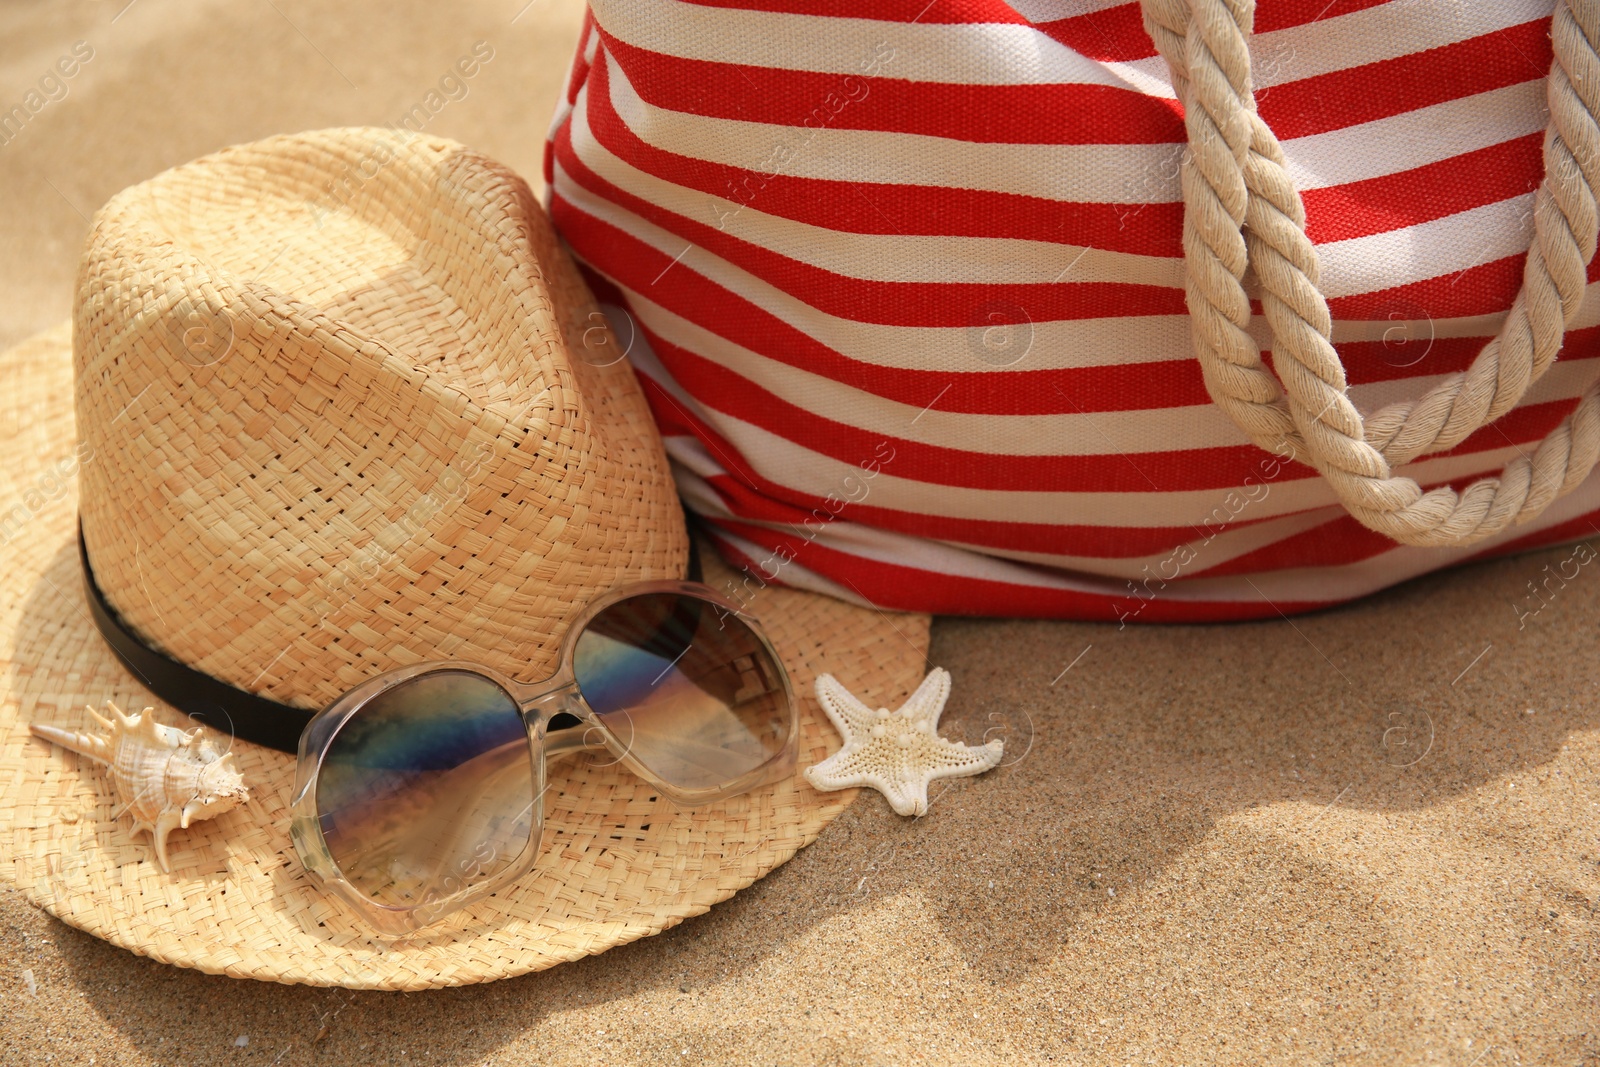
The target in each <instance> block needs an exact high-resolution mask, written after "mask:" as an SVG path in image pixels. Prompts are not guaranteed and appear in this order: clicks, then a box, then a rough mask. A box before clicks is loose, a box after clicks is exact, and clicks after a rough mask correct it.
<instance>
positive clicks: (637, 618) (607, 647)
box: [573, 593, 796, 791]
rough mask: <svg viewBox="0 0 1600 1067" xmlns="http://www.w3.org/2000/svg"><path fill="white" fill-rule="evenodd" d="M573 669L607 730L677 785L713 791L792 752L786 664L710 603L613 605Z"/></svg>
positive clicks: (597, 621)
mask: <svg viewBox="0 0 1600 1067" xmlns="http://www.w3.org/2000/svg"><path fill="white" fill-rule="evenodd" d="M573 671H574V673H575V674H576V675H577V679H578V689H579V690H580V691H581V692H582V693H583V698H584V700H585V701H587V702H588V704H589V707H591V708H592V709H594V712H595V714H596V715H598V716H599V718H600V721H601V722H602V723H603V724H604V725H605V727H606V729H607V730H609V731H610V732H611V734H612V736H613V737H614V738H615V739H616V740H617V741H618V742H619V743H620V744H621V745H623V746H624V747H625V748H626V749H627V751H628V754H629V755H631V756H632V757H633V758H635V759H637V760H638V761H639V763H640V764H642V765H643V766H644V767H646V768H648V769H649V771H650V772H651V773H652V774H654V775H656V776H657V777H658V778H660V779H661V780H662V781H664V782H666V783H667V784H668V785H671V786H673V787H675V788H678V789H682V790H689V791H694V790H716V789H720V788H722V787H725V786H727V785H728V784H729V783H730V782H732V781H733V780H735V779H737V778H739V777H741V776H743V775H746V774H749V773H750V772H752V771H755V770H756V769H758V768H760V767H762V766H764V765H766V764H769V763H773V762H774V761H775V759H776V757H779V756H782V755H784V754H785V753H786V752H792V751H793V744H792V742H793V739H794V734H795V726H796V723H795V712H794V709H793V708H792V706H791V704H790V700H789V693H788V687H787V685H786V684H785V675H784V674H783V668H782V667H781V666H780V665H779V664H778V663H777V662H775V661H774V659H773V657H772V655H771V654H770V653H769V652H768V651H767V648H766V645H765V644H764V643H763V642H762V640H761V639H760V638H759V637H758V636H757V635H756V633H755V632H754V631H753V630H751V629H750V627H748V626H746V625H745V624H744V623H743V622H742V621H740V619H739V617H738V616H737V615H735V614H732V613H731V612H726V611H723V610H721V609H719V608H718V607H717V605H715V604H713V603H711V602H710V601H706V600H701V599H698V598H696V597H693V596H689V595H687V594H683V593H644V594H640V595H639V596H635V597H629V598H628V599H626V600H622V601H619V602H617V603H616V604H613V605H611V606H610V607H608V608H606V609H605V610H604V611H602V612H600V614H598V615H596V616H595V617H594V618H593V619H592V620H590V622H589V625H588V626H587V627H585V628H584V631H583V633H582V634H580V635H579V637H578V641H577V645H576V647H575V648H574V650H573ZM779 762H780V763H781V761H779Z"/></svg>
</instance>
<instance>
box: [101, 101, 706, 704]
mask: <svg viewBox="0 0 1600 1067" xmlns="http://www.w3.org/2000/svg"><path fill="white" fill-rule="evenodd" d="M619 355H620V350H619V349H618V348H617V347H616V340H615V338H614V337H612V336H611V334H610V332H609V329H608V327H607V325H606V323H605V320H604V317H603V316H602V315H601V313H600V311H599V309H598V306H597V305H596V304H595V303H594V301H593V300H592V298H590V297H589V296H588V293H587V290H585V289H584V287H583V284H582V282H581V280H580V279H579V278H578V276H577V274H576V271H575V270H574V268H573V267H572V264H571V263H570V261H569V260H567V259H566V255H565V253H564V252H563V251H562V249H561V248H560V247H559V245H558V244H557V242H556V240H555V237H554V235H553V234H552V233H551V231H550V228H549V225H548V223H547V221H546V219H545V217H544V215H543V212H542V211H541V210H540V208H539V207H538V205H537V204H536V203H535V201H534V199H533V196H532V194H531V192H530V191H529V190H528V187H527V185H526V184H525V183H524V182H522V180H521V179H519V178H517V177H516V176H515V175H514V174H512V173H511V172H510V171H508V170H507V169H505V168H504V167H501V166H500V165H498V164H496V163H494V162H492V161H490V160H488V159H486V158H484V157H482V156H480V155H477V154H476V153H473V152H470V151H468V150H466V149H464V148H462V147H461V146H459V145H456V144H454V143H453V142H449V141H445V140H442V139H439V138H430V137H420V136H416V135H413V134H409V133H407V132H406V131H403V130H402V131H396V130H387V129H352V130H330V131H322V132H320V133H315V134H305V135H298V136H294V137H279V138H272V139H269V140H267V141H262V142H258V143H256V144H251V145H243V146H239V147H236V148H231V149H227V150H225V151H223V152H220V153H218V154H216V155H213V156H208V157H206V158H204V159H201V160H197V161H196V162H194V163H190V164H186V165H184V166H181V167H177V168H174V169H172V170H169V171H166V172H164V173H163V174H160V175H158V176H156V177H155V178H152V179H151V180H149V181H147V182H144V183H142V184H140V185H137V186H134V187H132V188H131V189H128V190H125V191H124V192H123V193H121V194H119V195H118V196H117V197H115V198H113V199H112V201H111V202H110V203H109V204H107V206H106V207H105V208H104V209H102V211H101V212H100V213H99V215H98V216H97V217H96V219H95V224H94V227H93V229H92V231H91V234H90V237H89V240H88V244H87V247H86V249H85V252H84V257H83V260H82V265H81V269H80V272H79V284H78V296H77V305H76V310H75V315H74V369H75V392H76V412H77V422H78V432H79V438H80V442H81V443H80V447H79V455H80V475H79V477H80V508H81V515H82V522H83V534H84V540H85V544H86V546H87V548H88V553H89V557H90V560H91V563H92V565H93V567H94V571H95V577H96V579H97V581H98V582H99V584H100V587H101V589H102V590H103V591H104V593H105V596H106V599H107V600H108V601H109V602H110V604H111V605H112V606H113V607H114V608H115V609H116V610H117V612H118V613H119V614H120V615H122V617H123V619H124V620H125V622H127V623H128V624H129V625H130V626H131V627H132V628H133V629H134V630H135V631H136V632H138V633H139V634H140V635H141V636H143V637H144V638H145V639H146V641H147V642H148V643H149V644H151V645H152V646H154V647H156V648H159V649H160V650H162V651H164V652H165V653H166V654H168V655H169V656H172V657H173V658H175V659H177V660H179V661H181V662H184V663H187V664H188V665H190V666H193V667H195V668H197V669H199V670H201V671H204V672H205V673H207V674H210V675H212V676H213V677H216V678H219V679H221V680H223V681H225V682H229V683H230V684H233V685H235V686H239V687H241V688H244V689H248V690H250V691H252V692H255V693H258V694H260V695H263V696H267V697H270V698H272V699H275V700H279V701H282V702H284V703H288V704H294V705H297V706H300V707H307V708H311V707H319V706H322V705H324V704H326V703H328V702H329V701H331V700H332V699H334V698H335V697H337V696H338V695H339V694H340V693H342V692H344V691H345V690H346V689H348V688H349V687H351V686H353V685H355V684H358V683H359V682H361V681H362V680H364V679H365V678H369V677H371V676H372V675H374V674H376V673H379V672H381V671H383V670H387V669H390V668H393V667H397V666H401V665H405V664H410V663H415V662H419V661H422V660H427V659H436V658H464V659H473V660H478V661H481V662H484V663H486V664H488V665H490V666H492V667H495V668H496V669H498V670H500V671H502V672H504V673H506V674H508V675H511V676H513V677H535V676H539V675H542V674H547V673H548V672H549V670H550V669H551V668H552V667H553V661H554V656H555V654H556V650H557V648H558V645H559V641H560V638H561V636H562V634H563V632H564V629H565V625H564V624H565V622H566V621H567V620H568V619H570V618H572V617H573V616H575V615H576V614H577V613H578V612H579V611H581V610H582V607H583V606H584V604H585V603H586V602H587V601H588V600H590V599H591V598H592V597H594V596H597V595H599V594H600V593H603V592H605V591H606V590H608V589H611V588H615V587H616V586H617V585H620V584H622V583H624V582H628V581H636V580H648V579H652V578H664V577H674V576H679V575H681V574H682V572H683V567H684V563H685V560H686V555H687V539H686V535H685V532H684V529H683V519H682V513H681V511H680V510H679V507H678V503H677V498H676V495H675V492H674V489H673V485H672V480H671V475H670V472H669V469H668V465H667V460H666V456H665V453H664V451H663V449H662V446H661V442H660V438H659V436H658V435H657V433H656V431H655V429H654V426H653V424H652V422H651V420H650V415H649V412H648V409H647V407H646V405H645V402H644V399H643V396H642V394H641V393H640V390H639V386H638V383H637V380H636V379H635V378H634V376H633V374H632V371H631V369H630V368H629V367H628V365H627V364H626V362H625V361H621V360H620V359H619V358H618V356H619Z"/></svg>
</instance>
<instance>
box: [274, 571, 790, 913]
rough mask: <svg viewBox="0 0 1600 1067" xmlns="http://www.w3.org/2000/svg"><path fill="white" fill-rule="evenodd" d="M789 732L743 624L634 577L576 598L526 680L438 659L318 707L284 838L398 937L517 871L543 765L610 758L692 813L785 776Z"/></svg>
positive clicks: (777, 681) (759, 647) (767, 652)
mask: <svg viewBox="0 0 1600 1067" xmlns="http://www.w3.org/2000/svg"><path fill="white" fill-rule="evenodd" d="M798 734H799V711H798V705H797V703H796V702H795V699H794V693H793V691H792V689H791V687H790V683H789V676H788V674H787V672H786V671H785V670H784V668H783V663H782V661H781V660H780V659H779V658H778V656H777V653H776V652H774V651H773V648H772V645H771V643H770V642H769V641H768V640H767V638H766V636H765V635H764V634H763V633H762V632H761V630H760V628H759V627H758V625H757V624H756V623H754V622H753V621H751V620H749V619H748V617H741V616H740V615H739V614H738V613H737V609H736V607H735V606H734V605H733V604H732V603H731V602H730V601H728V600H726V599H724V598H723V597H721V596H719V595H718V594H717V593H715V592H714V591H713V590H711V589H710V588H708V587H706V586H704V585H699V584H697V583H694V582H677V581H664V582H645V583H639V584H636V585H632V586H628V587H626V588H624V589H622V590H619V591H617V592H614V593H611V594H609V595H607V596H605V597H602V598H601V599H599V600H597V601H595V602H594V603H592V604H590V605H589V607H588V608H587V609H586V610H585V611H584V612H583V614H582V615H581V616H580V617H579V618H578V620H577V621H576V622H575V623H574V624H573V625H572V627H571V629H570V630H569V631H568V632H567V635H566V637H565V639H564V640H563V642H562V646H561V656H560V663H559V667H558V669H557V671H556V673H555V674H554V675H553V676H552V677H550V678H548V679H546V680H545V681H543V682H538V683H535V684H531V685H530V684H523V683H519V682H517V681H515V680H513V679H511V678H507V677H506V676H504V675H502V674H500V673H499V672H497V671H494V670H491V669H490V668H488V667H485V666H482V665H479V664H475V663H466V662H459V661H439V662H433V663H424V664H419V665H415V666H410V667H404V668H401V669H399V670H395V671H390V672H388V673H386V674H382V675H379V676H377V677H375V678H372V679H369V680H368V681H366V682H364V683H363V684H361V685H360V686H357V687H356V688H355V689H352V690H351V691H350V692H348V693H346V694H345V695H344V696H342V697H340V698H338V699H337V700H335V701H334V702H333V703H332V704H330V705H328V707H327V708H325V709H323V710H322V711H321V712H319V713H318V714H317V715H316V716H315V717H313V718H312V719H311V721H310V723H309V724H308V725H307V726H306V728H305V731H304V733H302V734H301V736H300V750H299V767H298V771H297V774H296V779H295V787H294V802H293V818H292V823H291V830H290V835H291V837H292V838H293V840H294V844H295V848H296V849H297V850H298V852H299V853H300V858H301V861H302V862H303V863H304V864H305V867H306V869H307V870H308V871H309V872H311V874H312V875H314V876H315V877H316V878H317V879H318V880H319V881H320V882H322V884H323V885H324V886H325V887H327V888H329V889H331V890H332V891H333V892H334V893H336V894H338V895H339V896H340V897H341V898H343V899H344V900H345V901H346V902H347V903H348V904H350V905H351V906H352V907H353V908H354V909H355V910H356V911H357V912H359V913H360V914H361V915H362V916H363V918H364V919H365V920H366V921H367V922H368V923H369V924H370V925H371V926H372V927H374V928H375V929H377V930H379V931H381V932H383V933H387V934H406V933H409V932H411V931H413V930H417V929H420V928H422V927H424V926H427V925H429V924H431V923H434V922H437V921H438V920H440V919H442V918H444V917H445V916H446V915H448V914H450V913H451V912H454V911H457V910H459V909H461V908H464V907H466V906H468V905H470V904H472V903H474V902H475V901H478V900H482V899H483V898H484V897H487V896H489V895H490V894H492V893H494V892H496V891H497V890H499V889H501V888H502V887H504V886H506V885H508V884H509V883H511V882H513V881H515V880H516V879H518V878H520V877H522V876H523V875H525V874H526V873H528V871H529V870H531V869H532V868H533V866H534V864H535V862H536V860H537V858H538V853H539V840H540V829H541V827H542V825H543V821H544V804H545V794H546V789H547V784H546V783H547V777H548V770H547V765H548V764H549V763H550V762H551V761H552V760H555V759H558V758H560V757H563V756H568V755H572V754H574V753H578V752H585V751H594V752H597V753H603V752H609V754H610V756H611V758H612V760H613V762H617V763H621V764H622V765H623V766H625V767H626V768H627V769H628V770H630V771H632V772H633V773H634V774H636V775H638V776H639V777H640V778H642V779H644V780H645V781H646V782H648V783H649V784H650V786H651V787H652V788H653V789H654V790H656V791H657V792H658V793H659V794H660V795H661V796H663V797H665V798H667V799H668V800H669V801H672V802H673V803H675V804H678V805H681V806H693V805H696V804H705V803H709V802H711V801H716V800H721V799H723V798H725V797H730V796H734V795H736V794H738V793H742V792H745V791H747V790H749V789H753V788H755V787H757V786H761V785H766V784H769V783H771V782H775V781H778V780H780V779H782V778H786V777H788V776H790V775H792V774H793V773H794V768H795V763H796V753H797V738H798Z"/></svg>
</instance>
